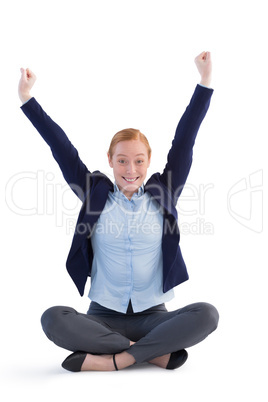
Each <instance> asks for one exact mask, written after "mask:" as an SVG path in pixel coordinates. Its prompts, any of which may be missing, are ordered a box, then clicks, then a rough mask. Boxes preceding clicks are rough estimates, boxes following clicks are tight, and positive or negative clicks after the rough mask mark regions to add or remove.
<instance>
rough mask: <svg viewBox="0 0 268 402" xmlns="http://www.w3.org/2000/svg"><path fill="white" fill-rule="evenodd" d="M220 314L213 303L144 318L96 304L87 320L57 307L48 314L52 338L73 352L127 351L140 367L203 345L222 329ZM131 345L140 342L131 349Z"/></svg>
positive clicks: (156, 310)
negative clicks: (161, 357) (154, 359)
mask: <svg viewBox="0 0 268 402" xmlns="http://www.w3.org/2000/svg"><path fill="white" fill-rule="evenodd" d="M218 320H219V314H218V311H217V310H216V308H215V307H214V306H212V305H211V304H208V303H195V304H191V305H188V306H186V307H183V308H181V309H178V310H175V311H171V312H168V311H167V309H166V307H165V305H164V304H160V305H158V306H155V307H152V308H150V309H148V310H145V311H143V312H141V313H133V312H128V313H127V314H123V313H118V312H115V311H113V310H109V309H107V308H104V307H102V306H100V305H99V304H97V303H94V302H92V303H91V305H90V308H89V310H88V312H87V314H81V313H78V312H77V311H76V310H74V309H73V308H71V307H63V306H56V307H51V308H49V309H48V310H46V311H45V312H44V314H43V315H42V318H41V324H42V327H43V330H44V332H45V334H46V335H47V337H48V338H49V339H50V340H51V341H53V342H54V343H55V344H56V345H58V346H60V347H62V348H64V349H67V350H70V351H73V352H75V351H84V352H87V353H92V354H114V353H120V352H122V351H127V352H128V353H130V354H131V355H132V356H133V357H134V358H135V360H136V362H137V363H142V362H148V361H150V360H152V359H153V358H155V357H158V356H162V355H165V354H168V353H172V352H175V351H178V350H181V349H185V348H189V347H191V346H193V345H195V344H197V343H199V342H201V341H203V340H204V339H205V338H206V337H207V336H208V335H209V334H211V332H213V331H214V330H215V329H216V328H217V325H218ZM130 341H133V342H136V343H135V344H134V345H132V346H130Z"/></svg>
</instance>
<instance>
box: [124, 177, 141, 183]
mask: <svg viewBox="0 0 268 402" xmlns="http://www.w3.org/2000/svg"><path fill="white" fill-rule="evenodd" d="M138 178H139V176H138V177H134V178H130V177H129V178H128V177H123V179H124V180H125V181H126V182H127V183H134V182H135V181H136V180H138Z"/></svg>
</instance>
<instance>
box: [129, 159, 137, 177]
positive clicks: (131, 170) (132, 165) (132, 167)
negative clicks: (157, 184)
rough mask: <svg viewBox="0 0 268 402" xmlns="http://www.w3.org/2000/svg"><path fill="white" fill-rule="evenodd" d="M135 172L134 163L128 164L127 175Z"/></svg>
mask: <svg viewBox="0 0 268 402" xmlns="http://www.w3.org/2000/svg"><path fill="white" fill-rule="evenodd" d="M135 171H136V166H135V163H132V162H129V163H128V165H127V173H128V174H130V173H134V172H135Z"/></svg>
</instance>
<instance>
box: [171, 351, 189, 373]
mask: <svg viewBox="0 0 268 402" xmlns="http://www.w3.org/2000/svg"><path fill="white" fill-rule="evenodd" d="M187 358H188V353H187V352H186V350H184V349H182V350H178V352H173V353H171V355H170V358H169V362H168V365H167V367H166V369H167V370H174V369H176V368H179V367H181V366H182V365H183V364H184V363H185V362H186V360H187Z"/></svg>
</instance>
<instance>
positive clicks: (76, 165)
mask: <svg viewBox="0 0 268 402" xmlns="http://www.w3.org/2000/svg"><path fill="white" fill-rule="evenodd" d="M35 81H36V77H35V75H34V73H33V72H32V71H31V70H29V69H26V70H25V69H23V68H22V69H21V78H20V82H19V88H18V91H19V97H20V99H21V101H22V102H23V105H22V106H21V109H22V111H23V112H24V114H25V115H26V116H27V117H28V119H29V120H30V121H31V123H32V124H33V125H34V127H35V128H36V129H37V130H38V132H39V133H40V135H41V136H42V138H43V139H44V140H45V141H46V143H47V144H48V145H49V146H50V148H51V151H52V154H53V156H54V158H55V160H56V161H57V163H58V164H59V167H60V169H61V171H62V174H63V176H64V178H65V180H66V181H67V183H68V184H69V185H70V187H71V188H72V190H73V191H74V193H75V194H76V195H77V196H78V197H79V198H80V199H81V201H83V199H84V193H85V191H86V190H87V189H88V185H89V182H88V179H89V178H90V172H89V171H88V169H87V167H86V166H85V164H84V163H83V162H82V161H81V159H80V157H79V155H78V152H77V150H76V148H75V147H74V146H73V145H72V143H71V142H70V140H69V139H68V137H67V135H66V134H65V132H64V131H63V130H62V129H61V128H60V126H58V125H57V124H56V123H55V122H54V121H53V120H52V119H51V118H50V117H49V116H48V115H47V114H46V112H45V111H44V110H43V109H42V107H41V106H40V105H39V103H38V102H37V101H36V100H35V98H34V97H32V96H31V94H30V92H31V89H32V87H33V85H34V83H35Z"/></svg>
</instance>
